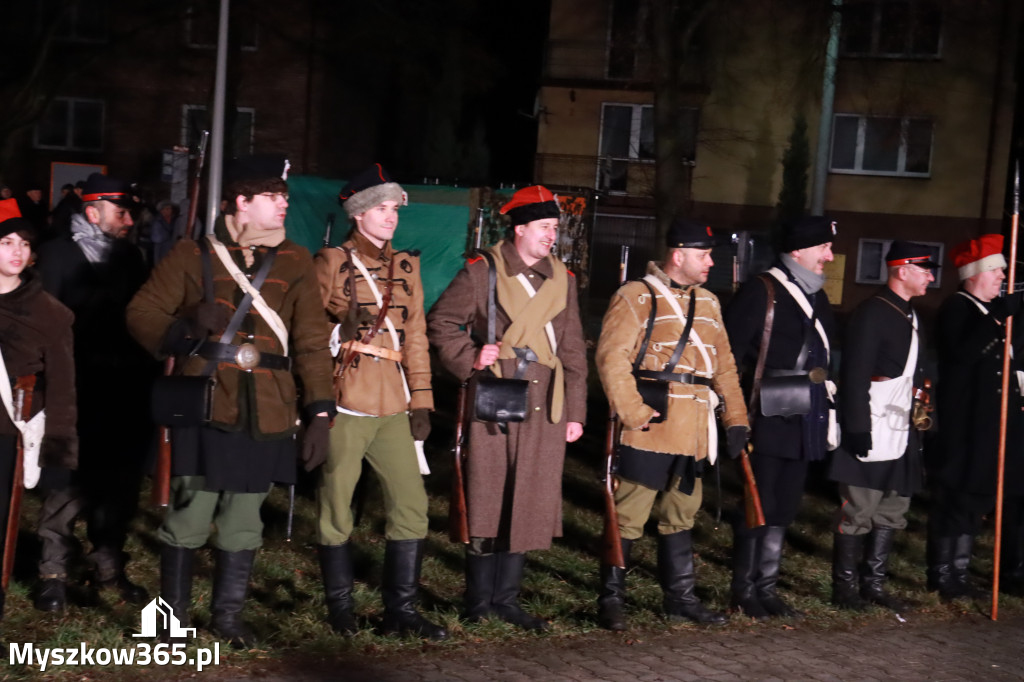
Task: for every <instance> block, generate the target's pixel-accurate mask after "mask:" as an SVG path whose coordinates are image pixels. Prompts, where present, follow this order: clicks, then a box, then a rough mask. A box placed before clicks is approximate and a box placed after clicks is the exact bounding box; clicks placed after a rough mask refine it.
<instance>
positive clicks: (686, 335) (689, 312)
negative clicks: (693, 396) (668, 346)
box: [663, 289, 697, 372]
mask: <svg viewBox="0 0 1024 682" xmlns="http://www.w3.org/2000/svg"><path fill="white" fill-rule="evenodd" d="M696 307H697V297H696V296H694V295H693V290H692V289H691V290H690V303H689V305H688V306H687V309H686V325H685V326H684V327H683V333H682V335H681V336H680V337H679V343H677V344H676V350H675V352H674V353H672V357H671V358H669V361H668V364H667V365H665V369H664V370H663V371H665V372H674V371H675V369H676V365H678V364H679V359H680V358H681V357H683V349H684V348H686V344H687V343H689V341H690V330H691V329H693V311H694V310H695V309H696Z"/></svg>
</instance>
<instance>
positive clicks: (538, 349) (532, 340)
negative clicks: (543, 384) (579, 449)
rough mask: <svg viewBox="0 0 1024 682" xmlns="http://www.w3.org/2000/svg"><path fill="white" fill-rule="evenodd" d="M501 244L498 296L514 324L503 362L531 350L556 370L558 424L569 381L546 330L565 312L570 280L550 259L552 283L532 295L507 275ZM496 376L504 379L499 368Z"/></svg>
mask: <svg viewBox="0 0 1024 682" xmlns="http://www.w3.org/2000/svg"><path fill="white" fill-rule="evenodd" d="M501 244H502V242H499V243H497V244H496V245H494V246H493V247H491V249H490V251H491V253H492V254H493V255H494V262H495V266H496V267H497V269H498V284H497V296H498V303H499V304H500V305H501V307H502V309H503V310H504V311H505V312H506V313H507V314H508V316H509V318H510V319H511V320H512V323H511V324H510V325H509V326H508V329H506V330H505V333H504V334H502V336H501V351H500V352H499V353H498V358H499V359H501V360H511V359H515V357H516V353H515V350H514V349H515V348H530V349H531V350H533V352H534V353H536V354H537V362H539V363H540V364H542V365H544V366H545V367H549V368H551V369H553V370H554V372H555V376H554V391H553V392H552V396H551V413H550V418H551V423H552V424H556V423H558V422H559V421H560V420H561V419H562V405H563V403H564V401H565V379H564V377H563V374H562V361H561V360H559V359H558V356H557V355H555V351H556V349H555V348H553V347H552V344H553V340H551V339H549V337H548V335H547V333H546V332H545V330H544V327H545V325H547V324H548V323H549V322H551V320H553V319H554V318H555V316H556V315H558V313H560V312H562V311H563V310H565V302H566V298H567V296H568V293H569V289H568V284H569V277H568V274H567V272H568V271H567V270H566V268H565V265H563V264H562V262H561V261H559V260H558V259H556V258H555V257H554V256H550V255H549V256H547V258H548V260H549V261H550V263H551V270H552V272H553V273H554V274H553V275H552V277H551V279H550V280H548V281H547V282H544V284H543V285H542V286H541V287H540V288H539V289H538V290H537V292H536V294H535V295H531V294H530V292H528V291H527V289H526V287H525V286H524V285H523V284H521V283H520V282H519V281H518V280H517V279H516V278H515V277H508V276H507V275H506V263H505V259H504V258H503V257H502V255H501ZM493 369H494V373H495V374H496V375H497V376H501V369H500V367H499V366H498V365H497V364H495V365H494V367H493Z"/></svg>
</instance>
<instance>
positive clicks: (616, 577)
mask: <svg viewBox="0 0 1024 682" xmlns="http://www.w3.org/2000/svg"><path fill="white" fill-rule="evenodd" d="M621 542H622V559H623V563H625V564H626V568H619V567H618V566H609V565H608V564H604V563H602V564H601V594H600V595H599V596H598V598H597V622H598V624H599V625H600V626H601V627H603V628H605V629H606V630H611V631H612V632H622V631H623V630H625V629H626V628H627V627H629V624H628V623H627V622H626V571H627V570H628V569H629V555H630V552H631V551H632V549H633V541H632V540H621Z"/></svg>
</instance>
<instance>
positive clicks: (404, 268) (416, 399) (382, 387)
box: [313, 231, 434, 416]
mask: <svg viewBox="0 0 1024 682" xmlns="http://www.w3.org/2000/svg"><path fill="white" fill-rule="evenodd" d="M343 248H349V249H354V250H355V254H356V257H357V258H359V260H360V261H361V262H362V263H363V265H364V266H366V269H367V271H368V272H369V273H370V276H371V277H373V278H375V280H376V284H377V288H378V290H379V291H380V294H381V296H384V293H385V291H386V290H387V277H388V269H389V264H390V261H391V259H394V260H395V267H394V285H393V287H392V298H391V305H390V306H389V308H388V313H387V317H388V319H389V320H391V323H392V324H393V325H394V327H395V331H396V332H397V333H398V339H399V348H398V349H396V348H395V347H394V344H393V343H392V339H391V334H390V333H389V331H388V328H387V325H385V324H383V323H382V324H381V327H380V330H379V331H378V332H377V334H376V336H375V337H374V338H373V339H372V340H371V342H370V344H369V345H371V346H375V347H377V348H384V349H389V350H400V351H401V353H402V360H401V368H400V367H399V363H398V362H396V361H395V360H389V359H386V358H377V357H375V356H372V355H366V354H362V353H359V354H356V355H355V356H354V359H353V360H352V362H351V363H350V365H349V366H348V368H346V369H345V373H344V375H343V376H341V377H338V378H337V379H336V380H335V399H336V401H337V404H338V406H339V407H343V408H345V409H347V410H353V411H356V412H362V413H364V414H371V415H376V416H385V415H391V414H398V413H399V412H405V411H406V410H416V409H421V408H422V409H428V410H433V409H434V397H433V392H432V391H431V387H430V355H429V344H428V343H427V323H426V317H425V314H424V312H423V283H422V282H421V281H420V259H419V256H418V255H417V254H414V253H410V252H409V251H395V250H393V249H392V248H391V242H388V243H386V244H385V245H384V248H383V249H380V248H377V247H376V246H374V245H373V244H371V243H370V241H369V240H368V239H366V237H364V236H363V235H361V234H359V233H358V232H356V231H353V232H352V236H351V238H350V239H349V240H348V241H346V242H345V243H344V244H342V246H341V247H339V248H329V249H321V250H320V251H318V252H317V254H316V257H315V258H314V259H313V260H314V263H315V264H316V276H317V279H318V280H319V283H320V296H321V298H322V300H323V305H324V307H325V308H326V309H327V317H328V319H329V322H330V327H334V325H336V324H342V326H343V328H344V329H346V331H345V332H343V333H342V335H341V336H342V339H341V340H342V341H348V340H349V339H352V338H355V339H356V340H360V339H362V338H363V337H364V335H365V334H366V332H367V331H368V330H369V329H370V327H371V326H372V325H373V323H374V321H375V320H376V319H377V314H378V313H379V312H380V308H378V307H377V303H376V301H375V299H374V296H373V292H372V291H371V290H370V284H369V283H368V282H367V281H366V280H365V278H364V277H363V275H362V273H360V272H359V269H358V268H356V269H355V270H354V271H352V272H351V274H353V275H354V279H355V289H356V297H355V298H356V302H357V303H358V305H359V308H360V312H359V317H358V322H357V325H358V326H357V328H356V329H355V330H349V329H347V325H346V324H345V323H346V322H347V319H348V312H349V309H350V308H351V307H352V296H351V293H350V288H349V281H350V279H349V276H350V270H349V268H350V267H355V266H354V265H350V263H349V258H348V255H347V254H346V253H345V251H343V250H342V249H343ZM344 355H345V351H342V353H341V354H339V356H338V360H336V361H335V372H337V371H339V370H340V362H339V361H340V359H341V358H342V357H344ZM402 369H404V371H405V380H406V381H407V382H408V385H409V394H410V396H411V400H408V401H407V400H406V397H405V389H404V388H403V386H402V372H401V370H402Z"/></svg>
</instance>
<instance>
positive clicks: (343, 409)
mask: <svg viewBox="0 0 1024 682" xmlns="http://www.w3.org/2000/svg"><path fill="white" fill-rule="evenodd" d="M340 200H341V205H342V207H344V209H345V212H346V213H347V214H348V216H349V218H350V219H351V220H352V224H353V229H352V232H351V234H350V236H349V239H348V240H347V241H346V242H345V243H344V244H342V245H341V246H340V247H338V248H329V249H321V250H320V252H319V253H317V255H316V259H315V262H316V274H317V278H318V279H319V282H320V294H321V296H322V299H323V304H324V307H326V309H327V313H328V317H329V318H330V321H331V323H332V324H333V325H334V332H333V334H332V339H331V343H332V350H334V351H335V355H336V357H337V359H336V363H335V372H334V374H335V379H334V387H335V400H336V404H337V410H336V411H335V410H332V412H334V413H335V416H334V422H335V423H334V428H333V429H332V431H331V447H330V455H329V456H328V457H327V461H326V463H325V464H324V466H323V471H322V476H321V479H320V485H319V487H318V489H317V507H318V513H319V519H320V520H319V527H318V541H319V543H320V548H319V554H320V567H321V570H322V572H323V578H324V592H325V595H326V601H327V610H328V621H329V622H330V624H331V627H332V628H333V629H334V630H335V631H337V632H340V633H342V634H346V635H351V634H354V633H355V631H356V622H355V618H354V617H353V614H352V580H353V575H352V555H351V548H350V543H349V537H350V536H351V535H352V526H353V519H352V511H351V504H352V494H353V492H354V491H355V487H356V484H357V483H358V482H359V475H360V472H361V471H362V463H363V459H366V460H367V461H368V462H369V463H370V465H371V466H372V467H373V468H374V470H376V472H377V475H378V476H379V478H380V481H381V487H382V489H383V491H384V499H385V503H384V504H385V509H386V513H387V526H386V528H385V531H384V533H385V537H386V538H387V544H386V546H385V550H384V580H383V585H382V588H381V596H382V597H383V600H384V621H383V628H382V629H383V631H384V632H386V633H398V634H410V635H415V636H419V637H425V638H428V639H444V638H445V637H447V636H448V634H447V632H446V631H445V630H444V628H442V627H438V626H437V625H434V624H433V623H431V622H430V621H428V620H426V619H425V618H423V616H421V615H420V614H419V612H418V611H417V610H416V592H417V589H418V585H419V577H420V567H421V564H422V562H423V545H424V539H425V538H426V536H427V493H426V490H425V489H424V487H423V478H422V476H421V473H428V472H429V471H428V470H427V469H426V462H425V461H424V460H423V458H422V441H423V440H425V439H426V437H427V435H428V434H429V433H430V411H431V410H432V409H433V408H434V399H433V394H432V392H431V389H430V357H429V355H428V354H427V349H428V345H427V330H426V322H425V319H424V312H423V285H422V283H421V282H420V259H419V254H418V253H413V252H410V251H396V250H395V249H393V248H392V246H391V238H392V236H393V235H394V233H395V229H396V228H397V227H398V209H399V207H400V206H404V205H406V204H407V203H408V200H407V198H406V194H405V192H404V191H403V190H402V187H401V185H399V184H398V183H395V182H393V181H392V180H391V178H390V177H389V176H388V174H387V172H386V171H385V170H384V169H383V168H382V167H381V165H380V164H374V165H373V166H371V167H370V168H368V169H367V170H366V171H364V172H362V173H360V174H359V175H357V176H356V177H354V178H353V179H352V181H351V182H349V183H348V184H347V185H346V186H345V187H344V188H343V189H342V191H341V194H340ZM416 441H419V442H420V446H419V447H417V445H416ZM418 453H419V456H418Z"/></svg>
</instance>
